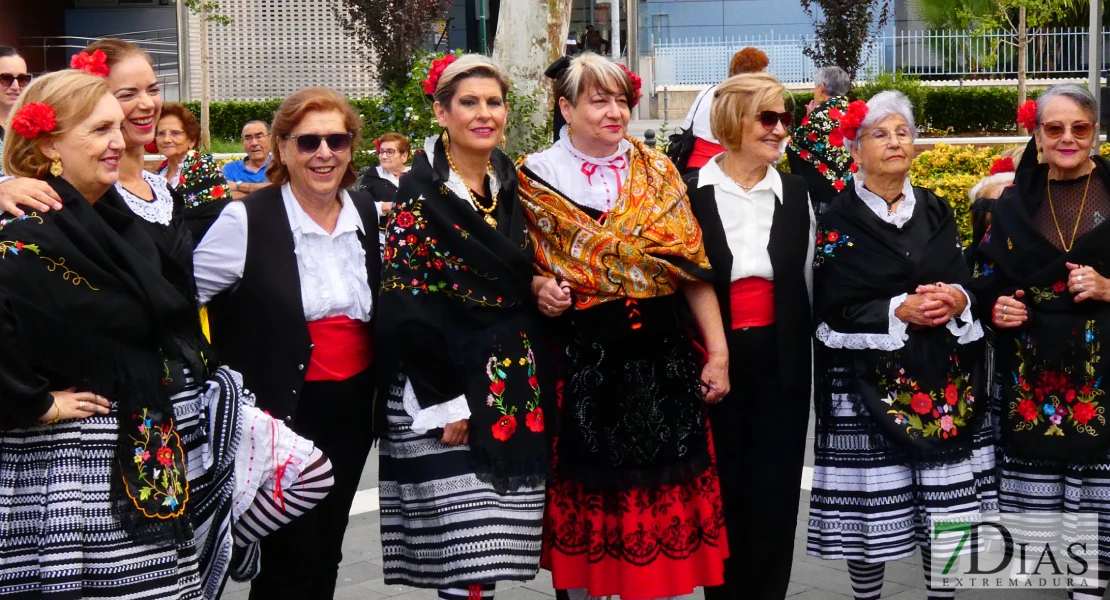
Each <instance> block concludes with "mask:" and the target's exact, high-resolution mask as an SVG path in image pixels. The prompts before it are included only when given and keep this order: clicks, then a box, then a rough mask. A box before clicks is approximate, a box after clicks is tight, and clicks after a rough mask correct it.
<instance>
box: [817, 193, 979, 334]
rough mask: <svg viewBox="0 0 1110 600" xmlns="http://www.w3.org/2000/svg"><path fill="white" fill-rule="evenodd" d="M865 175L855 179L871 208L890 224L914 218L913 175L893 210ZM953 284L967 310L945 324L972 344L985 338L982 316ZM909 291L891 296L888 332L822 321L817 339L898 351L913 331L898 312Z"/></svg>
mask: <svg viewBox="0 0 1110 600" xmlns="http://www.w3.org/2000/svg"><path fill="white" fill-rule="evenodd" d="M863 182H864V178H863V176H862V172H861V173H860V176H859V177H856V178H855V185H856V194H857V195H859V197H860V199H862V200H863V203H864V204H866V205H867V208H870V209H871V212H873V213H875V216H877V217H879V218H880V219H882V220H883V221H884V222H886V223H890V224H891V225H894V226H895V227H897V228H898V229H901V228H902V227H904V226H905V225H906V223H907V222H909V220H910V218H912V217H913V211H914V208H915V207H916V206H917V199H916V198H915V197H914V195H913V185H912V184H911V183H910V178H909V177H907V178H906V181H905V183H903V184H902V194H903V195H904V198H903V199H902V202H901V204H899V205H898V208H897V209H896V210H895V211H894V212H893V213H892V212H890V209H889V207H888V206H887V203H886V201H885V200H883V198H882V197H880V196H879V195H877V194H874V193H872V192H871V190H868V189H867V188H865V187H864V185H863ZM955 244H956V246H957V247H959V246H960V241H959V240H958V239H957V240H955ZM952 287H954V288H956V289H958V290H960V292H962V293H963V295H964V298H966V299H967V304H966V305H965V306H964V310H963V312H962V313H960V314H959V315H958V316H956V317H954V318H952V319H949V320H948V323H947V324H946V325H945V327H947V329H948V332H949V333H951V334H952V335H953V336H955V337H956V342H957V343H960V344H970V343H971V342H974V341H976V340H978V339H980V338H982V337H983V326H982V325H981V324H980V323H979V320H978V319H974V318H972V316H971V296H969V295H968V293H967V291H966V290H964V288H963V286H961V285H960V284H958V283H957V284H952ZM908 297H909V294H901V295H898V296H895V297H893V298H891V299H890V305H889V307H888V309H887V332H886V333H841V332H839V331H834V330H833V329H832V328H830V327H829V325H828V323H821V324H820V325H818V326H817V340H818V341H820V342H821V343H823V344H825V346H827V347H829V348H847V349H849V350H886V351H891V350H898V349H900V348H902V347H903V346H905V345H906V340H908V339H909V338H910V336H909V333H907V331H908V330H909V326H910V324H909V323H907V322H905V321H903V320H901V319H899V318H898V317H896V316H895V315H894V312H895V311H896V310H898V307H899V306H901V305H902V303H903V302H905V301H906V298H908Z"/></svg>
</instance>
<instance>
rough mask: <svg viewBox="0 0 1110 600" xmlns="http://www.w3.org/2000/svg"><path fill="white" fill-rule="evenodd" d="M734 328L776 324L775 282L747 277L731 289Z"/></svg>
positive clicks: (735, 283)
mask: <svg viewBox="0 0 1110 600" xmlns="http://www.w3.org/2000/svg"><path fill="white" fill-rule="evenodd" d="M728 296H729V305H730V306H731V307H732V328H733V329H743V328H744V327H763V326H764V325H770V324H772V323H774V322H775V282H773V281H768V280H766V279H763V278H762V277H745V278H744V279H737V280H736V281H733V282H732V285H731V286H730V287H729V294H728Z"/></svg>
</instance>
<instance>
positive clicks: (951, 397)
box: [944, 383, 960, 406]
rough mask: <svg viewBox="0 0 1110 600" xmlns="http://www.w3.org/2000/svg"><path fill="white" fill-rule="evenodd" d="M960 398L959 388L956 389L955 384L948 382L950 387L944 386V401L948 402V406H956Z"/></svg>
mask: <svg viewBox="0 0 1110 600" xmlns="http://www.w3.org/2000/svg"><path fill="white" fill-rule="evenodd" d="M959 400H960V392H959V390H957V389H956V386H955V385H953V384H951V383H950V384H948V387H946V388H944V401H945V402H947V403H948V406H955V405H956V403H957V402H959Z"/></svg>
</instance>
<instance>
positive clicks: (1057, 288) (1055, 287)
mask: <svg viewBox="0 0 1110 600" xmlns="http://www.w3.org/2000/svg"><path fill="white" fill-rule="evenodd" d="M1066 289H1068V284H1066V283H1064V282H1063V281H1057V282H1056V283H1054V284H1052V291H1054V292H1056V293H1057V294H1059V293H1061V292H1063V291H1064V290H1066Z"/></svg>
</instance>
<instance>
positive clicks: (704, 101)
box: [680, 46, 770, 173]
mask: <svg viewBox="0 0 1110 600" xmlns="http://www.w3.org/2000/svg"><path fill="white" fill-rule="evenodd" d="M769 63H770V59H768V58H767V55H766V54H764V53H763V51H762V50H760V49H759V48H752V47H750V46H749V47H747V48H742V49H741V50H739V51H737V52H736V54H733V55H732V60H730V61H729V63H728V76H729V77H735V76H736V75H740V74H743V73H762V72H764V71H766V70H767V65H768V64H769ZM716 92H717V86H715V85H714V86H710V87H708V88H706V89H704V90H702V91H701V93H699V94H698V95H697V97H696V98H694V103H693V104H692V105H691V107H690V112H689V113H688V114H687V115H686V120H685V121H683V122H682V126H681V127H680V129H683V130H689V129H690V128H691V127H692V128H693V133H694V138H695V139H694V152H693V154H691V155H690V160H689V161H688V162H687V163H686V169H685V171H684V173H689V172H691V171H694V170H697V169H700V168H702V166H704V165H705V163H707V162H709V159H711V158H713V157H714V156H716V155H718V154H720V153H722V152H724V151H725V147H724V146H722V145H721V143H720V142H718V141H717V138H715V137H713V131H712V127H711V125H710V122H709V113H710V110H711V109H712V107H713V97H714V94H716Z"/></svg>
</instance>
